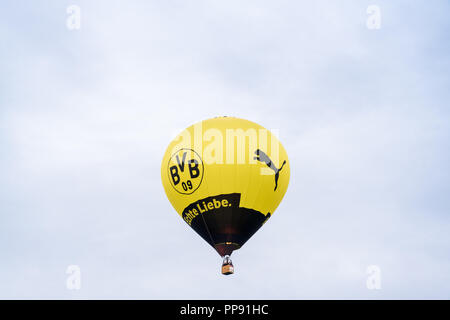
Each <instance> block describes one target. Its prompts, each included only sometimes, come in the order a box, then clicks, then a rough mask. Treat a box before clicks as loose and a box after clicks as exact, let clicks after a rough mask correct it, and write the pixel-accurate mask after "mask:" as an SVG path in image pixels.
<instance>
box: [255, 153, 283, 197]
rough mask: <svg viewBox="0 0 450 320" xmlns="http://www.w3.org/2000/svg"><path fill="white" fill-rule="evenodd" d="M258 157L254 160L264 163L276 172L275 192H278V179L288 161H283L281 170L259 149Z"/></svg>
mask: <svg viewBox="0 0 450 320" xmlns="http://www.w3.org/2000/svg"><path fill="white" fill-rule="evenodd" d="M255 154H256V157H253V159H255V160H258V161H261V162H264V163H265V164H266V165H267V166H268V167H269V168H270V169H272V170H273V171H274V172H275V188H274V189H273V191H275V190H277V187H278V178H279V177H280V171H281V169H283V167H284V165H285V164H286V160H284V161H283V164H282V165H281V167H280V168H277V167H275V165H274V164H273V162H272V160H270V158H269V156H268V155H267V154H265V153H264V151H262V150H260V149H257V150H256V151H255Z"/></svg>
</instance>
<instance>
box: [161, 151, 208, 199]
mask: <svg viewBox="0 0 450 320" xmlns="http://www.w3.org/2000/svg"><path fill="white" fill-rule="evenodd" d="M167 169H168V171H169V172H168V173H169V180H170V183H171V184H172V187H173V188H174V189H175V190H176V191H177V192H179V193H182V194H191V193H193V192H194V191H195V190H197V189H198V187H200V184H201V183H202V179H203V162H202V158H200V156H199V155H198V153H197V152H195V151H194V150H191V149H184V148H183V149H180V150H178V151H177V152H175V153H174V154H173V155H172V157H171V158H170V160H169V165H168V167H167Z"/></svg>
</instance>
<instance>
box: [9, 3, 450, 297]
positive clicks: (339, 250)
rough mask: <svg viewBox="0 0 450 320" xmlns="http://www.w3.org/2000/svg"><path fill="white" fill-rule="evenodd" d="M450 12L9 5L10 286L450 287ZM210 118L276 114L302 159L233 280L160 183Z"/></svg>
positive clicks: (274, 290) (237, 259)
mask: <svg viewBox="0 0 450 320" xmlns="http://www.w3.org/2000/svg"><path fill="white" fill-rule="evenodd" d="M72 4H75V5H77V6H79V8H80V9H81V28H80V29H75V30H71V29H69V28H68V27H67V21H66V20H67V18H68V17H69V15H68V14H67V12H66V9H67V7H68V6H69V5H72ZM369 5H376V6H377V8H378V9H379V10H380V12H381V20H380V21H381V22H380V23H381V24H380V28H379V29H369V28H368V27H367V20H368V19H369V18H370V16H371V14H368V13H367V8H368V6H369ZM449 12H450V3H449V2H448V1H447V0H442V1H438V0H436V1H410V0H408V1H407V0H404V1H400V0H398V1H381V0H379V1H357V0H354V1H339V2H336V1H317V0H316V1H310V2H300V1H283V0H282V1H279V0H278V1H261V0H252V1H237V0H232V1H211V0H210V1H206V0H204V1H181V0H180V1H106V0H105V1H100V0H96V1H76V0H73V1H32V2H31V1H24V0H21V1H16V0H15V1H13V0H9V1H2V3H1V5H0V40H1V41H0V143H1V145H0V146H1V149H0V298H32V299H36V298H43V299H47V298H58V299H72V298H75V299H78V298H83V299H86V298H88V299H90V298H106V299H109V298H124V299H130V298H138V299H316V298H319V299H320V298H324V299H331V298H339V299H347V298H352V299H400V298H440V299H442V298H446V299H449V298H450V272H449V271H450V254H449V253H450V217H449V211H450V188H449V186H450V174H449V169H450V148H449V138H450V110H449V103H448V101H449V98H450V94H449V88H450V81H449V75H450V58H449V57H450V46H449V43H450V42H449V35H450V20H449V19H448V13H449ZM369 25H370V24H369ZM217 115H229V116H237V117H241V118H246V119H249V120H252V121H254V122H257V123H259V124H261V125H263V126H265V127H267V128H269V129H277V130H279V135H280V139H281V141H282V142H283V144H284V146H285V148H286V150H287V152H288V155H289V159H290V167H291V180H290V185H289V189H288V191H287V193H286V195H285V198H284V200H283V201H282V203H281V205H280V206H279V207H278V209H277V211H276V212H275V214H274V217H273V218H271V219H270V221H269V222H268V223H267V224H265V225H264V226H263V227H262V228H261V229H260V230H259V232H258V233H257V234H256V235H255V236H253V238H251V239H250V240H249V242H247V243H246V245H245V246H244V247H243V248H242V249H241V250H239V251H236V252H235V253H233V261H234V264H235V269H236V273H235V274H234V275H232V276H228V277H224V276H222V275H221V274H220V265H221V259H220V257H219V256H218V255H217V253H216V252H215V251H214V250H213V249H212V248H211V247H209V245H208V244H207V243H206V242H204V241H203V240H202V239H201V238H200V237H199V236H198V235H197V234H196V233H195V232H194V231H193V230H191V229H190V228H189V227H188V226H187V225H186V223H184V221H183V220H182V219H181V218H180V217H179V216H178V214H177V213H176V212H175V210H174V209H173V208H172V206H171V205H170V203H169V201H168V200H167V198H166V196H165V193H164V190H163V187H162V184H161V181H160V164H161V159H162V156H163V153H164V150H165V148H166V146H167V145H168V143H169V142H170V140H171V139H172V138H173V136H174V134H175V133H177V132H178V131H180V130H181V129H183V128H185V127H187V126H189V125H191V124H193V123H195V122H197V121H199V120H202V119H207V118H210V117H214V116H217ZM69 265H77V266H79V268H80V270H81V289H80V290H69V289H68V288H67V287H66V280H67V278H68V274H66V270H67V267H68V266H69ZM372 265H374V266H377V267H378V268H379V270H380V271H381V273H379V274H378V275H380V277H379V278H378V279H379V280H380V282H379V283H381V288H380V289H374V290H370V289H368V287H367V284H366V282H367V279H368V277H369V274H368V273H367V268H368V267H369V266H372Z"/></svg>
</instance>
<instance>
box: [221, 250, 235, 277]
mask: <svg viewBox="0 0 450 320" xmlns="http://www.w3.org/2000/svg"><path fill="white" fill-rule="evenodd" d="M233 273H234V267H233V262H232V261H231V258H230V256H229V255H226V256H224V257H223V263H222V274H223V275H226V276H227V275H230V274H233Z"/></svg>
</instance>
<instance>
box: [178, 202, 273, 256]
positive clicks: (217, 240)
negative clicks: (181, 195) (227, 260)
mask: <svg viewBox="0 0 450 320" xmlns="http://www.w3.org/2000/svg"><path fill="white" fill-rule="evenodd" d="M240 196H241V195H240V194H239V193H233V194H226V195H217V196H214V197H208V198H206V199H202V200H199V201H197V202H195V203H193V204H191V205H190V206H189V207H188V208H190V209H192V208H196V209H197V212H198V215H196V216H195V217H194V218H193V219H192V220H191V227H192V228H193V229H194V230H195V231H196V232H197V233H198V234H199V235H200V236H201V237H202V238H203V239H204V240H205V241H206V242H208V243H209V244H210V245H211V246H212V247H214V248H215V249H216V250H217V252H218V253H219V254H220V255H221V256H223V255H226V254H231V253H232V252H233V250H236V249H239V248H240V247H241V246H242V245H244V243H245V242H246V241H247V240H248V239H250V238H251V236H253V234H254V233H255V232H256V231H258V229H259V228H260V227H261V226H262V224H263V223H264V222H265V221H266V219H267V218H269V217H270V214H268V215H267V216H266V215H264V214H262V213H261V212H259V211H256V210H253V209H249V208H242V207H240V206H239V203H240ZM224 200H226V202H223V201H224ZM219 202H221V203H225V204H229V205H228V206H220V207H217V206H218V205H217V206H216V207H214V203H216V204H217V203H219ZM209 203H212V205H210V206H209V208H211V207H212V209H209V208H208V204H209ZM188 208H186V209H188ZM202 210H204V211H203V212H201V211H202Z"/></svg>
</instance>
